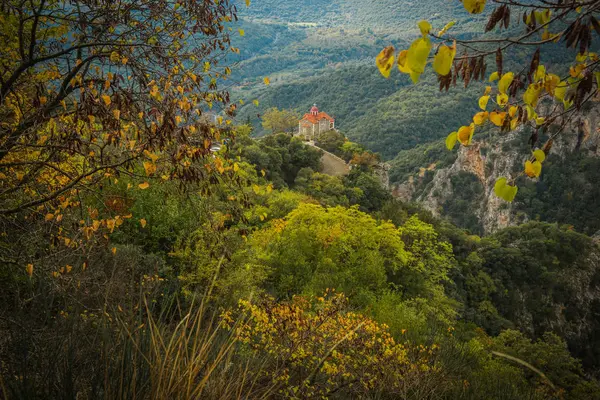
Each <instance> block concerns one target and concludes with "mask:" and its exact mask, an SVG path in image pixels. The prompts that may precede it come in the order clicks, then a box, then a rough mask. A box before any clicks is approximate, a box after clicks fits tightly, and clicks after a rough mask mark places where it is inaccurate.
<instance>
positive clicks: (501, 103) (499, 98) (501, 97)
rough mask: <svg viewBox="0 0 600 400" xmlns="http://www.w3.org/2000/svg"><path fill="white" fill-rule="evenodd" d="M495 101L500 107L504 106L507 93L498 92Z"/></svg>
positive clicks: (506, 100) (506, 101)
mask: <svg viewBox="0 0 600 400" xmlns="http://www.w3.org/2000/svg"><path fill="white" fill-rule="evenodd" d="M496 103H498V105H499V106H500V107H504V106H505V105H506V104H508V95H507V94H505V93H498V95H497V96H496Z"/></svg>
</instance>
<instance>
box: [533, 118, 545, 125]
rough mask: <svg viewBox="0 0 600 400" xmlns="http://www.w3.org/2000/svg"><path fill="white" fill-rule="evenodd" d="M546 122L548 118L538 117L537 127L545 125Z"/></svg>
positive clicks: (536, 120)
mask: <svg viewBox="0 0 600 400" xmlns="http://www.w3.org/2000/svg"><path fill="white" fill-rule="evenodd" d="M544 122H546V118H544V117H538V118H536V119H535V124H536V125H537V126H540V125H544Z"/></svg>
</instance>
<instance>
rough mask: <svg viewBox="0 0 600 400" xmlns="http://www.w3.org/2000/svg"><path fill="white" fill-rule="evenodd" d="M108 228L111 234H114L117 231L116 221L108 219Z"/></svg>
mask: <svg viewBox="0 0 600 400" xmlns="http://www.w3.org/2000/svg"><path fill="white" fill-rule="evenodd" d="M106 227H107V228H108V229H110V233H112V232H113V231H114V230H115V220H114V219H107V220H106Z"/></svg>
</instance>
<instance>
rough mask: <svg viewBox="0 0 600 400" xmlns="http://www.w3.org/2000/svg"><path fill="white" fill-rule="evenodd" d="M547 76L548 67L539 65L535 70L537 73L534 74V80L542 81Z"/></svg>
mask: <svg viewBox="0 0 600 400" xmlns="http://www.w3.org/2000/svg"><path fill="white" fill-rule="evenodd" d="M545 77H546V67H544V66H543V65H538V67H537V69H536V70H535V75H534V76H533V80H534V81H536V82H537V81H541V80H543V79H544V78H545Z"/></svg>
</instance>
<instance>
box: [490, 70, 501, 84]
mask: <svg viewBox="0 0 600 400" xmlns="http://www.w3.org/2000/svg"><path fill="white" fill-rule="evenodd" d="M498 79H500V75H498V71H496V72H492V74H491V75H490V82H494V81H497V80H498Z"/></svg>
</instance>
